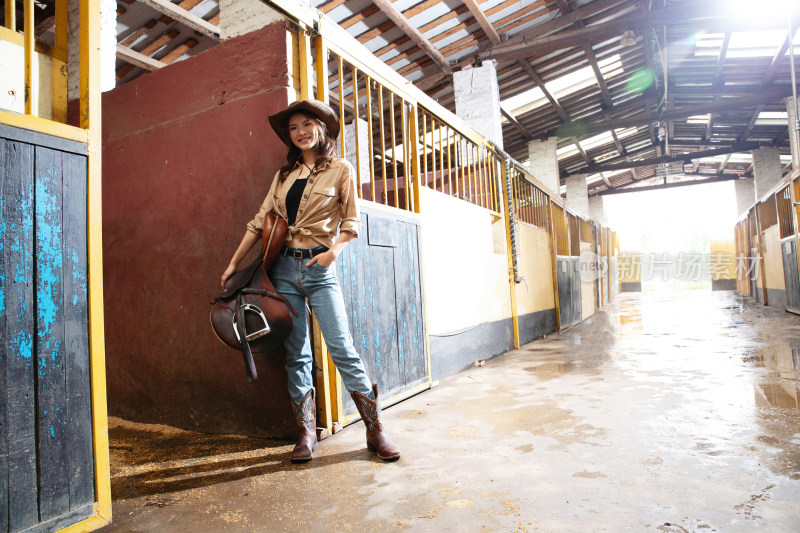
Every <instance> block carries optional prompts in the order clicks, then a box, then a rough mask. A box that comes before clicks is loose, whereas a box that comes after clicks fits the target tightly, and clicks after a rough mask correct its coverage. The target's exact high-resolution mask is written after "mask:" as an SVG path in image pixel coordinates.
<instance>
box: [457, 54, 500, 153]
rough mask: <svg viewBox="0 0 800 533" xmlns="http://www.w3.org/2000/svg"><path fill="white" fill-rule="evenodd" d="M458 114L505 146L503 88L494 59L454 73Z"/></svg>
mask: <svg viewBox="0 0 800 533" xmlns="http://www.w3.org/2000/svg"><path fill="white" fill-rule="evenodd" d="M453 89H454V92H455V101H456V114H457V115H458V116H459V117H461V118H463V119H464V120H465V121H466V122H467V124H469V125H470V126H472V127H473V128H474V129H475V131H477V132H478V133H480V134H481V135H483V136H484V137H486V138H487V139H489V140H491V141H492V142H493V143H495V144H496V145H497V146H499V147H500V148H502V147H503V124H502V113H501V111H500V89H499V86H498V83H497V69H496V67H495V63H494V61H484V62H483V63H482V64H481V66H480V67H476V68H469V69H465V70H461V71H458V72H454V73H453Z"/></svg>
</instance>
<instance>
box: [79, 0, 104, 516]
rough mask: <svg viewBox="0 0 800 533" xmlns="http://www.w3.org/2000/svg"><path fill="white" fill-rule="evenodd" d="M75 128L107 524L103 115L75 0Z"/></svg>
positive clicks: (98, 471) (90, 30)
mask: <svg viewBox="0 0 800 533" xmlns="http://www.w3.org/2000/svg"><path fill="white" fill-rule="evenodd" d="M79 15H80V32H79V34H80V124H81V127H82V128H84V129H86V130H87V131H88V133H89V138H88V143H87V145H88V152H89V157H88V174H89V175H88V198H87V204H88V224H87V226H88V243H87V244H88V252H89V253H88V255H89V345H90V346H91V350H90V353H89V355H90V367H91V368H90V372H91V377H92V414H93V418H92V420H93V437H94V439H93V441H94V460H95V497H96V501H97V505H96V507H95V511H96V515H97V517H99V519H100V520H105V521H108V522H110V521H111V468H110V463H109V452H108V410H107V402H106V358H105V336H104V330H105V315H104V310H103V224H102V221H103V214H102V205H103V204H102V200H103V198H102V173H101V169H102V160H101V156H102V148H103V147H102V131H101V126H102V115H101V105H100V1H99V0H80V2H79Z"/></svg>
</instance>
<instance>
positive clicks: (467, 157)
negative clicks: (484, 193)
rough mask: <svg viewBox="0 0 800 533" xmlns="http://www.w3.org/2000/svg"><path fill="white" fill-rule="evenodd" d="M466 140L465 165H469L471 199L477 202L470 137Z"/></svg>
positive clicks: (468, 178)
mask: <svg viewBox="0 0 800 533" xmlns="http://www.w3.org/2000/svg"><path fill="white" fill-rule="evenodd" d="M463 141H464V165H465V166H466V167H467V182H468V183H469V201H470V202H473V203H474V202H475V188H474V186H473V185H474V180H473V179H472V157H471V154H470V149H469V139H463Z"/></svg>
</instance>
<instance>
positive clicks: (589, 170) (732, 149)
mask: <svg viewBox="0 0 800 533" xmlns="http://www.w3.org/2000/svg"><path fill="white" fill-rule="evenodd" d="M758 147H759V143H755V142H749V143H735V144H733V145H732V146H729V147H726V148H716V149H713V150H702V151H700V152H691V153H688V154H673V155H663V156H660V157H651V158H650V159H639V160H637V161H628V162H625V163H616V164H610V165H605V164H604V165H589V166H588V167H584V168H581V169H578V170H577V171H575V172H570V173H569V174H567V175H568V176H571V175H574V174H596V173H597V172H612V171H614V170H627V169H629V168H634V167H647V166H651V165H658V164H660V163H671V162H676V161H683V162H686V161H691V160H693V159H698V158H701V157H714V156H717V155H724V154H734V153H737V152H747V151H750V150H756V149H757V148H758Z"/></svg>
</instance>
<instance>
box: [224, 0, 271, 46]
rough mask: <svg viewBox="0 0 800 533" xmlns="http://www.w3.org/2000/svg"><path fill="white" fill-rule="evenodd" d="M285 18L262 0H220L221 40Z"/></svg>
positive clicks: (258, 28)
mask: <svg viewBox="0 0 800 533" xmlns="http://www.w3.org/2000/svg"><path fill="white" fill-rule="evenodd" d="M279 20H283V16H282V15H281V14H280V13H278V12H277V11H275V10H274V9H272V8H271V7H269V6H268V5H267V4H265V3H264V2H261V1H260V0H219V32H220V36H219V37H220V40H221V41H224V40H226V39H230V38H232V37H237V36H239V35H244V34H246V33H250V32H253V31H256V30H260V29H261V28H263V27H264V26H267V25H269V24H272V23H273V22H278V21H279Z"/></svg>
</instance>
